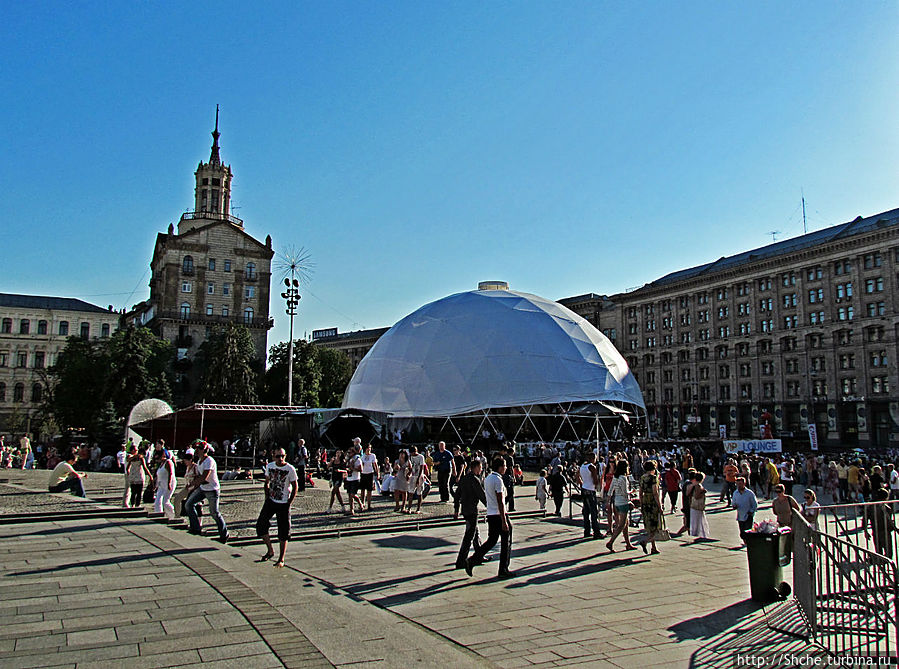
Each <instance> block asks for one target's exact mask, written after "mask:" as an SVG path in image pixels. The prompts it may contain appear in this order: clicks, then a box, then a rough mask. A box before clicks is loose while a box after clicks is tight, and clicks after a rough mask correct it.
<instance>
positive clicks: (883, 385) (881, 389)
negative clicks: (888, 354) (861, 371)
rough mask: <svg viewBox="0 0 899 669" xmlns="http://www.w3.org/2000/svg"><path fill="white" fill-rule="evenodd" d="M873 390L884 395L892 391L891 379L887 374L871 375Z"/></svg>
mask: <svg viewBox="0 0 899 669" xmlns="http://www.w3.org/2000/svg"><path fill="white" fill-rule="evenodd" d="M871 392H872V393H874V394H875V395H883V394H886V393H888V392H890V380H889V378H888V377H886V376H873V377H871Z"/></svg>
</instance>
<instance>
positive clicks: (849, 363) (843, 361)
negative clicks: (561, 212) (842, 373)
mask: <svg viewBox="0 0 899 669" xmlns="http://www.w3.org/2000/svg"><path fill="white" fill-rule="evenodd" d="M840 369H855V354H854V353H842V354H840Z"/></svg>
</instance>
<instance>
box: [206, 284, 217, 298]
mask: <svg viewBox="0 0 899 669" xmlns="http://www.w3.org/2000/svg"><path fill="white" fill-rule="evenodd" d="M206 294H207V295H215V282H214V281H210V282H209V283H207V284H206Z"/></svg>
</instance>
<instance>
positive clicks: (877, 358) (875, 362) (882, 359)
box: [871, 351, 888, 367]
mask: <svg viewBox="0 0 899 669" xmlns="http://www.w3.org/2000/svg"><path fill="white" fill-rule="evenodd" d="M887 363H888V360H887V352H886V351H873V352H872V353H871V366H872V367H886V366H887Z"/></svg>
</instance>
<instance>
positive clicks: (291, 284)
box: [281, 272, 300, 407]
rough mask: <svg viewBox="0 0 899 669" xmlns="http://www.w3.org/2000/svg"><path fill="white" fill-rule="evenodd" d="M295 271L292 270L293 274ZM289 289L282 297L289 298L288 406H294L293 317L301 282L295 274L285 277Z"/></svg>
mask: <svg viewBox="0 0 899 669" xmlns="http://www.w3.org/2000/svg"><path fill="white" fill-rule="evenodd" d="M292 274H293V272H291V275H292ZM284 285H285V286H287V290H285V291H284V292H283V293H281V297H283V298H284V299H285V300H287V309H286V312H287V315H288V316H290V346H289V349H288V353H287V406H289V407H291V406H293V317H294V316H296V314H297V305H299V303H300V282H299V281H297V280H296V279H295V278H293V276H291V278H289V279H284Z"/></svg>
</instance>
